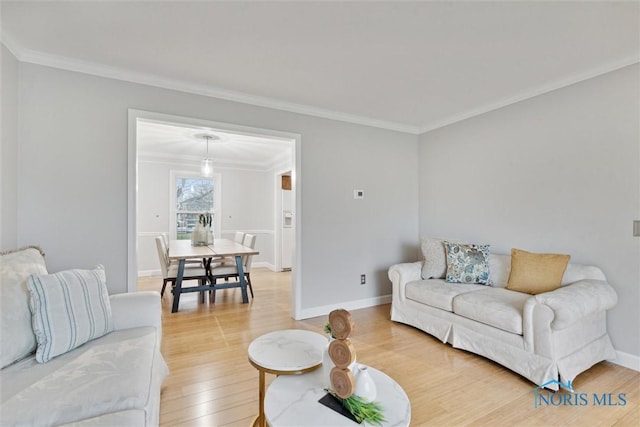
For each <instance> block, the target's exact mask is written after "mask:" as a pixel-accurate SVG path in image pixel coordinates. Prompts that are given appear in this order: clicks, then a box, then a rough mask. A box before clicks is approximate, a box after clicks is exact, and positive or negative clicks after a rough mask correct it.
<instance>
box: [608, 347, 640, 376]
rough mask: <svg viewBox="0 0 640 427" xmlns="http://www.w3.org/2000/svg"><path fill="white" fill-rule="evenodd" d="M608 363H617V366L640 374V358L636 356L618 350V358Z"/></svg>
mask: <svg viewBox="0 0 640 427" xmlns="http://www.w3.org/2000/svg"><path fill="white" fill-rule="evenodd" d="M608 362H611V363H615V364H616V365H620V366H624V367H625V368H629V369H633V370H634V371H639V372H640V357H638V356H636V355H634V354H629V353H625V352H624V351H619V350H616V358H615V359H611V360H608Z"/></svg>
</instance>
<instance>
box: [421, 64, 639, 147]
mask: <svg viewBox="0 0 640 427" xmlns="http://www.w3.org/2000/svg"><path fill="white" fill-rule="evenodd" d="M638 63H640V56H639V55H637V54H636V55H632V56H628V57H626V58H623V59H621V60H619V61H614V62H610V63H608V64H605V65H603V66H600V67H597V68H592V69H590V70H587V71H584V72H580V73H576V74H572V75H569V76H567V77H564V78H562V79H558V80H555V81H553V82H551V83H547V84H544V85H540V86H536V87H533V88H531V89H528V90H525V91H522V92H520V93H518V94H516V95H514V96H510V97H507V98H503V99H501V100H498V101H496V102H491V103H489V104H485V105H483V106H480V107H478V108H473V109H471V110H467V111H464V112H462V113H459V114H454V115H452V116H449V117H447V118H444V119H442V120H439V121H437V122H433V123H429V124H426V125H424V126H422V127H420V130H419V132H418V133H419V134H423V133H426V132H430V131H432V130H436V129H438V128H441V127H445V126H448V125H451V124H453V123H457V122H460V121H462V120H466V119H470V118H472V117H475V116H479V115H482V114H485V113H489V112H491V111H494V110H498V109H500V108H503V107H506V106H509V105H512V104H516V103H518V102H521V101H525V100H527V99H530V98H535V97H536V96H539V95H544V94H545V93H549V92H553V91H555V90H558V89H562V88H564V87H567V86H571V85H574V84H576V83H580V82H583V81H585V80H589V79H592V78H594V77H598V76H601V75H604V74H607V73H610V72H612V71H616V70H619V69H621V68H624V67H628V66H630V65H634V64H638Z"/></svg>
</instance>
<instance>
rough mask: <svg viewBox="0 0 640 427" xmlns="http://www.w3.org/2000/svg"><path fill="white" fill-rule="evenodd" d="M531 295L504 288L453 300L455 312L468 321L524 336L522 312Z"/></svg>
mask: <svg viewBox="0 0 640 427" xmlns="http://www.w3.org/2000/svg"><path fill="white" fill-rule="evenodd" d="M529 298H531V295H528V294H524V293H521V292H513V291H509V290H507V289H503V288H487V287H484V289H483V290H480V291H478V292H473V293H470V294H462V295H459V296H457V297H455V298H454V300H453V312H454V313H455V314H457V315H459V316H463V317H466V318H467V319H471V320H475V321H477V322H482V323H484V324H487V325H489V326H494V327H496V328H499V329H502V330H505V331H507V332H512V333H514V334H518V335H522V310H523V308H524V303H525V301H526V300H527V299H529Z"/></svg>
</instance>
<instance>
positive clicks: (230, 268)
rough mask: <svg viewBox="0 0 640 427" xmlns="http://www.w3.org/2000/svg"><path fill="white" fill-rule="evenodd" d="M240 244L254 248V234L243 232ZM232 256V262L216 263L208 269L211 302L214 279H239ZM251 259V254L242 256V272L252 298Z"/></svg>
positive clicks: (214, 294) (213, 300)
mask: <svg viewBox="0 0 640 427" xmlns="http://www.w3.org/2000/svg"><path fill="white" fill-rule="evenodd" d="M242 244H243V245H244V246H248V247H250V248H251V249H255V247H256V236H255V234H249V233H247V234H245V235H244V238H243V241H242ZM231 258H233V264H216V265H212V267H211V269H210V272H209V274H210V280H211V290H210V291H209V300H210V301H211V302H216V288H215V285H216V280H217V279H226V280H228V279H229V278H233V277H236V278H238V280H240V278H239V276H238V267H237V266H236V265H235V257H231ZM252 259H253V255H245V256H243V257H242V270H243V272H244V277H245V280H246V281H247V287H248V288H249V292H250V293H251V298H253V285H252V284H251V275H250V273H251V261H252Z"/></svg>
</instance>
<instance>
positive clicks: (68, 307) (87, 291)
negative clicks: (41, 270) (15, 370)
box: [27, 265, 113, 363]
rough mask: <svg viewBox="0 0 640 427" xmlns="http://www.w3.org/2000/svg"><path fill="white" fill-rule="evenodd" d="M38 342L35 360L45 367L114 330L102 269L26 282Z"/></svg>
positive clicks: (59, 274)
mask: <svg viewBox="0 0 640 427" xmlns="http://www.w3.org/2000/svg"><path fill="white" fill-rule="evenodd" d="M27 288H28V289H29V292H30V294H31V299H30V301H29V303H30V307H31V312H32V315H33V331H34V332H35V334H36V338H37V340H38V348H37V350H36V360H37V361H38V362H40V363H45V362H48V361H49V360H51V358H53V357H56V356H58V355H61V354H64V353H66V352H68V351H70V350H73V349H74V348H76V347H79V346H81V345H82V344H84V343H86V342H87V341H90V340H92V339H95V338H99V337H101V336H103V335H105V334H108V333H109V332H111V330H112V329H113V325H112V320H111V304H110V301H109V294H108V293H107V286H106V280H105V273H104V267H102V266H101V265H99V266H97V267H96V268H95V269H94V270H67V271H62V272H59V273H55V274H48V275H32V276H31V277H29V279H28V280H27Z"/></svg>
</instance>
